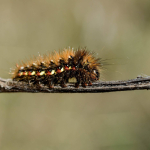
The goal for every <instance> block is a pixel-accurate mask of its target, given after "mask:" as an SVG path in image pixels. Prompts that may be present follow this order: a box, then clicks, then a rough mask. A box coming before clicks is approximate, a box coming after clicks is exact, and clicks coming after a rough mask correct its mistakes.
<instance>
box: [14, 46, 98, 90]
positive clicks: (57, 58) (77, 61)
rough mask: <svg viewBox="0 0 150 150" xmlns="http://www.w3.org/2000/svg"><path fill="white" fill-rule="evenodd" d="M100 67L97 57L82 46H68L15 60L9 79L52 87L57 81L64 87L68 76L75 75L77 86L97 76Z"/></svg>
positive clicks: (73, 76)
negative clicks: (23, 59)
mask: <svg viewBox="0 0 150 150" xmlns="http://www.w3.org/2000/svg"><path fill="white" fill-rule="evenodd" d="M100 70H101V63H100V59H99V58H95V57H94V56H93V54H91V53H90V52H88V51H87V50H86V49H77V50H74V49H73V48H68V49H64V50H63V51H59V52H56V51H55V52H53V54H47V55H44V56H38V57H36V58H34V60H30V61H28V62H26V63H24V62H22V64H20V65H18V64H17V65H16V69H15V71H14V72H13V77H12V79H13V80H14V81H19V82H20V81H24V82H27V83H29V84H30V83H31V84H33V85H36V86H39V87H40V85H44V86H48V87H49V88H53V87H54V85H58V84H59V85H60V86H61V87H66V83H68V82H69V79H70V78H76V83H75V87H77V88H78V87H79V85H80V84H81V85H82V86H83V87H86V86H87V85H92V82H94V81H97V80H99V77H100Z"/></svg>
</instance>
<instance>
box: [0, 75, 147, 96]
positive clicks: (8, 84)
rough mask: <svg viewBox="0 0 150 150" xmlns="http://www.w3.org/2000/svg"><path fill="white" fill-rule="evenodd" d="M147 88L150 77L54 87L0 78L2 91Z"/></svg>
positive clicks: (92, 90)
mask: <svg viewBox="0 0 150 150" xmlns="http://www.w3.org/2000/svg"><path fill="white" fill-rule="evenodd" d="M145 89H147V90H149V89H150V77H137V78H136V79H131V80H126V81H106V82H101V81H98V82H95V83H93V85H92V86H87V87H86V88H84V87H79V88H75V87H74V83H69V84H67V87H66V88H62V87H60V86H54V88H53V89H49V88H48V87H46V86H41V87H36V86H33V85H28V84H27V83H24V82H15V81H12V80H11V79H2V78H0V93H10V92H27V93H104V92H115V91H130V90H145Z"/></svg>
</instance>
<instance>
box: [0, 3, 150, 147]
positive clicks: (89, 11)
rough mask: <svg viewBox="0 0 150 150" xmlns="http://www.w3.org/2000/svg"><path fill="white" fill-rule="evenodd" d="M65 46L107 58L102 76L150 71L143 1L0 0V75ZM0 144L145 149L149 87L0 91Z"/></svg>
mask: <svg viewBox="0 0 150 150" xmlns="http://www.w3.org/2000/svg"><path fill="white" fill-rule="evenodd" d="M67 46H71V47H74V48H78V47H79V46H81V47H85V46H86V47H87V49H88V50H91V51H94V52H96V53H97V57H101V58H103V59H109V60H108V63H109V64H112V65H108V66H105V68H106V69H105V70H104V71H103V72H102V77H101V80H102V81H105V80H106V81H107V80H126V79H131V78H136V77H137V76H138V75H143V76H146V75H150V69H149V64H150V59H149V56H150V1H148V0H142V1H141V0H111V1H110V0H109V1H106V0H76V1H75V0H74V1H73V0H56V1H54V0H53V1H52V0H30V1H25V0H0V69H1V72H0V77H3V78H9V77H10V75H9V74H8V72H9V69H10V68H13V67H14V66H15V63H17V62H19V61H20V60H26V59H28V58H30V57H31V56H33V55H38V52H39V53H40V54H44V53H47V52H48V51H53V50H59V49H62V48H64V47H67ZM0 150H150V92H149V91H146V90H145V91H129V92H114V93H105V94H27V93H20V94H18V93H14V94H0Z"/></svg>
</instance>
